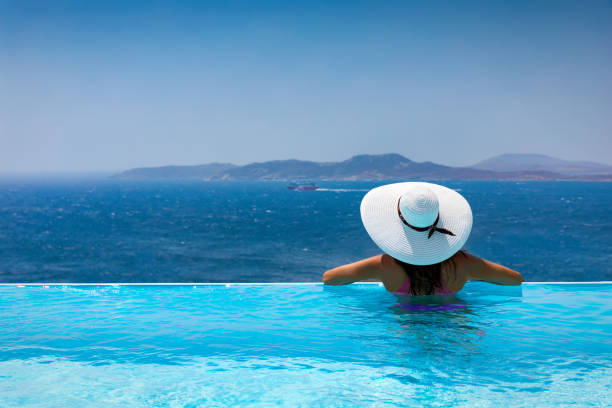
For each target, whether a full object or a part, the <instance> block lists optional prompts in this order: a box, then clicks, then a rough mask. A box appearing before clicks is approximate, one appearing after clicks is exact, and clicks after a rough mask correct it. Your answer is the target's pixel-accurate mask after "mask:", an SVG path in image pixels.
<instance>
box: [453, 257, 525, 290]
mask: <svg viewBox="0 0 612 408" xmlns="http://www.w3.org/2000/svg"><path fill="white" fill-rule="evenodd" d="M463 254H464V255H465V256H463V257H458V259H457V260H459V259H461V261H460V263H461V267H460V269H461V270H462V272H463V273H464V275H465V278H466V280H479V281H485V282H490V283H496V284H498V285H520V284H521V283H522V282H524V281H525V279H523V276H522V275H521V274H520V273H518V272H517V271H515V270H512V269H510V268H506V267H505V266H502V265H499V264H496V263H495V262H491V261H487V260H486V259H482V258H479V257H477V256H474V255H472V254H469V253H467V252H464V253H463Z"/></svg>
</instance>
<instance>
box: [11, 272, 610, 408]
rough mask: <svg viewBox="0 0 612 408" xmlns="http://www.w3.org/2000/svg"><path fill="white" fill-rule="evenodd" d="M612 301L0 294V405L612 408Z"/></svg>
mask: <svg viewBox="0 0 612 408" xmlns="http://www.w3.org/2000/svg"><path fill="white" fill-rule="evenodd" d="M611 295H612V284H580V285H577V284H576V285H574V284H565V285H561V284H529V285H523V286H522V287H497V286H493V285H487V284H481V283H473V284H469V285H468V286H467V287H466V288H465V289H464V291H462V292H461V293H460V294H459V295H457V296H456V297H449V298H440V299H428V300H423V299H411V298H399V297H396V296H394V295H392V294H389V293H387V292H385V291H384V289H383V288H382V287H380V286H378V285H377V284H359V285H350V286H344V287H324V286H322V285H257V284H254V285H237V284H233V285H230V286H225V285H183V286H62V285H39V286H29V285H28V286H17V285H12V286H1V287H0V406H1V407H28V406H35V407H58V406H73V407H78V406H87V407H98V406H99V407H107V406H129V407H150V406H154V407H166V406H167V407H197V406H203V407H204V406H206V407H208V406H251V405H252V406H270V405H280V406H307V407H316V406H381V407H395V406H398V407H399V406H469V407H474V406H485V407H487V406H490V407H498V406H526V407H527V406H530V407H531V406H538V407H545V406H555V407H560V406H569V405H572V404H576V405H574V406H609V405H611V404H612V396H611V395H612V393H611V392H610V391H611V390H610V385H611V383H612V380H611V378H612V368H611V366H612V310H611V309H612V308H611V306H612V301H611Z"/></svg>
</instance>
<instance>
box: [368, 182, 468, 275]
mask: <svg viewBox="0 0 612 408" xmlns="http://www.w3.org/2000/svg"><path fill="white" fill-rule="evenodd" d="M415 184H423V185H426V186H427V187H428V188H430V189H431V190H432V191H433V192H434V193H435V194H436V196H437V197H438V202H439V205H440V207H439V215H440V219H439V221H438V225H437V226H438V227H440V228H445V229H448V230H450V231H451V232H452V233H453V234H455V235H454V236H452V235H447V234H443V233H440V232H434V233H433V235H432V236H431V238H429V239H428V238H427V235H428V234H427V232H426V231H425V232H419V231H415V230H414V229H412V228H410V227H408V226H406V225H405V224H404V223H403V222H402V220H401V219H400V218H399V216H398V214H397V201H398V199H399V198H400V196H401V195H402V194H403V193H404V192H405V191H406V190H407V189H408V188H409V187H411V186H413V185H415ZM361 221H362V222H363V225H364V227H365V229H366V231H367V232H368V234H369V235H370V238H372V240H373V241H374V243H376V245H378V247H379V248H380V249H381V250H382V251H383V252H385V253H387V254H389V255H391V256H392V257H394V258H395V259H399V260H400V261H402V262H406V263H409V264H413V265H432V264H436V263H439V262H442V261H444V260H446V259H448V258H450V257H451V256H453V255H454V254H455V253H456V252H457V251H459V250H460V249H461V248H462V247H463V245H464V244H465V242H466V241H467V239H468V236H469V235H470V232H471V230H472V209H471V208H470V205H469V204H468V202H467V200H466V199H465V198H464V197H463V196H462V195H461V194H459V193H458V192H456V191H455V190H452V189H450V188H447V187H444V186H441V185H438V184H433V183H425V182H405V183H394V184H387V185H384V186H380V187H377V188H374V189H372V190H370V191H369V192H368V193H367V194H366V195H365V196H364V197H363V199H362V200H361Z"/></svg>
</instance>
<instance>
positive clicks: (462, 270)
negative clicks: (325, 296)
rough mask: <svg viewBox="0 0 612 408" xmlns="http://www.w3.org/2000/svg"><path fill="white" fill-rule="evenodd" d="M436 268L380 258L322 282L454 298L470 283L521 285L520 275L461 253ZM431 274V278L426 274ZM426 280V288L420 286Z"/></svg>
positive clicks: (348, 267)
mask: <svg viewBox="0 0 612 408" xmlns="http://www.w3.org/2000/svg"><path fill="white" fill-rule="evenodd" d="M402 264H403V265H402ZM437 265H438V266H434V265H427V266H426V267H424V266H418V265H410V264H405V263H403V262H401V261H398V260H396V259H395V258H393V257H392V256H390V255H388V254H381V255H376V256H373V257H371V258H367V259H364V260H361V261H358V262H353V263H351V264H347V265H342V266H339V267H336V268H334V269H330V270H328V271H326V272H325V273H324V274H323V281H324V282H325V283H326V284H328V285H344V284H348V283H352V282H356V281H360V280H366V279H374V280H380V281H381V282H382V283H383V284H384V286H385V288H386V289H387V290H388V291H389V292H393V293H400V294H410V295H427V294H454V293H457V292H459V291H460V290H461V289H462V288H463V286H464V285H465V283H466V282H468V281H474V280H478V281H485V282H490V283H495V284H499V285H520V284H521V282H523V281H524V279H523V277H522V276H521V274H520V273H518V272H516V271H514V270H512V269H510V268H506V267H505V266H502V265H499V264H496V263H494V262H490V261H487V260H485V259H482V258H479V257H477V256H474V255H472V254H470V253H469V252H465V251H459V252H457V253H456V254H455V255H453V256H452V257H450V258H449V259H447V260H445V261H443V262H441V263H439V264H437ZM436 268H438V271H439V274H438V275H437V276H436ZM432 271H433V274H428V272H432ZM419 272H421V273H419ZM411 276H412V278H413V279H412V280H411V279H410V278H411ZM415 276H416V277H417V279H416V280H415V279H414V277H415ZM427 279H429V282H430V284H427V283H426V282H425V283H424V282H423V281H425V280H427ZM431 288H433V290H432V289H431Z"/></svg>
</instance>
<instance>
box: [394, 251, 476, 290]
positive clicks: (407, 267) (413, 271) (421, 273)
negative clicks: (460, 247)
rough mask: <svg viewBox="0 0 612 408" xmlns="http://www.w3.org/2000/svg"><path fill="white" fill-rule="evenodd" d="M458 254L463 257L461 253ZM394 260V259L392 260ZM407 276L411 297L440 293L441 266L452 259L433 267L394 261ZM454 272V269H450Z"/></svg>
mask: <svg viewBox="0 0 612 408" xmlns="http://www.w3.org/2000/svg"><path fill="white" fill-rule="evenodd" d="M459 253H461V254H463V255H465V253H464V252H463V251H459ZM393 259H395V258H393ZM395 262H397V263H398V264H399V265H400V266H401V267H402V268H403V269H404V272H406V275H408V279H410V294H411V295H415V296H418V295H433V294H434V293H435V292H436V290H438V291H441V290H442V288H443V286H442V264H443V263H444V262H453V260H452V257H451V258H449V259H447V260H446V261H443V262H440V263H436V264H433V265H412V264H409V263H406V262H402V261H400V260H399V259H395ZM452 269H453V270H454V268H452Z"/></svg>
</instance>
